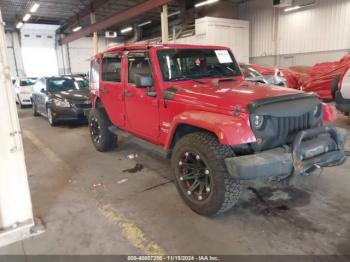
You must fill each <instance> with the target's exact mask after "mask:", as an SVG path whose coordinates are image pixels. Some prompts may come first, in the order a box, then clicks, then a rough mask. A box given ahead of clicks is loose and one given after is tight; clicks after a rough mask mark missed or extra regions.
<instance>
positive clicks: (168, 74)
mask: <svg viewBox="0 0 350 262" xmlns="http://www.w3.org/2000/svg"><path fill="white" fill-rule="evenodd" d="M158 59H159V63H160V68H161V71H162V74H163V79H164V81H177V80H187V79H199V78H207V77H209V78H214V77H233V76H240V75H241V72H240V69H239V67H238V65H237V63H236V61H235V59H234V58H233V56H232V54H231V53H230V52H229V51H228V50H222V49H221V50H216V49H164V50H159V51H158Z"/></svg>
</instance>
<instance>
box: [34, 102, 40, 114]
mask: <svg viewBox="0 0 350 262" xmlns="http://www.w3.org/2000/svg"><path fill="white" fill-rule="evenodd" d="M32 112H33V116H39V113H38V110H37V108H36V105H35V103H34V102H32Z"/></svg>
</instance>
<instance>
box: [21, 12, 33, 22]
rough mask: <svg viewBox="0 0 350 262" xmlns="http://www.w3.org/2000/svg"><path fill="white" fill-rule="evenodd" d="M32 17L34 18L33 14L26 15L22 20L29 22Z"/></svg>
mask: <svg viewBox="0 0 350 262" xmlns="http://www.w3.org/2000/svg"><path fill="white" fill-rule="evenodd" d="M31 16H32V15H31V14H25V15H24V16H23V18H22V20H23V21H24V22H27V21H28V20H29V18H30V17H31Z"/></svg>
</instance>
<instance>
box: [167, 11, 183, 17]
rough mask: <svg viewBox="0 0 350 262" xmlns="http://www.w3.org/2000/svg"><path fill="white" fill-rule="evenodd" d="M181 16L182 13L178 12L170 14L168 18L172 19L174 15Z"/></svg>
mask: <svg viewBox="0 0 350 262" xmlns="http://www.w3.org/2000/svg"><path fill="white" fill-rule="evenodd" d="M179 14H180V11H176V12H174V13H171V14H169V15H168V17H172V16H174V15H179Z"/></svg>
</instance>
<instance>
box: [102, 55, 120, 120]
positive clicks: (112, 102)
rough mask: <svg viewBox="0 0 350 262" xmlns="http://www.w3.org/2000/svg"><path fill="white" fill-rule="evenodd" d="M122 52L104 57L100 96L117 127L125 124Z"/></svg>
mask: <svg viewBox="0 0 350 262" xmlns="http://www.w3.org/2000/svg"><path fill="white" fill-rule="evenodd" d="M121 68H122V56H121V54H114V53H113V54H105V55H104V57H103V59H102V70H101V71H102V73H101V81H100V97H101V99H102V103H103V106H104V107H105V109H106V111H107V114H108V117H109V119H110V120H111V121H112V123H113V124H114V125H115V126H117V127H123V126H124V122H125V121H124V118H125V112H124V98H123V94H124V84H123V78H122V74H121Z"/></svg>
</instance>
